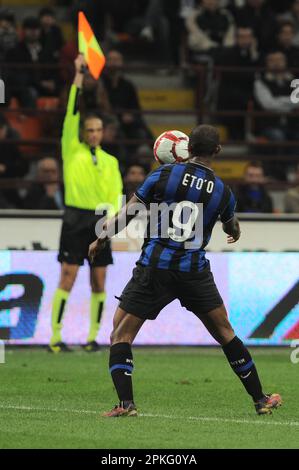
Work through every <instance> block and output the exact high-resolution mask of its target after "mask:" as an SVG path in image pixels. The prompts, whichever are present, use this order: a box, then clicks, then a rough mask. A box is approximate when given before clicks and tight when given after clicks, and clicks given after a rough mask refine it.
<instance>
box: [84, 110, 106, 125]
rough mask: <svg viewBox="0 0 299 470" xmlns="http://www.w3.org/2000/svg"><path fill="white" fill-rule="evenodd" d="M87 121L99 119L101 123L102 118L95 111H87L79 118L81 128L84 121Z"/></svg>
mask: <svg viewBox="0 0 299 470" xmlns="http://www.w3.org/2000/svg"><path fill="white" fill-rule="evenodd" d="M89 119H100V120H101V121H102V122H103V118H102V116H101V115H100V114H98V113H97V112H96V111H89V112H87V113H85V114H83V116H82V118H81V127H84V125H85V123H86V121H88V120H89Z"/></svg>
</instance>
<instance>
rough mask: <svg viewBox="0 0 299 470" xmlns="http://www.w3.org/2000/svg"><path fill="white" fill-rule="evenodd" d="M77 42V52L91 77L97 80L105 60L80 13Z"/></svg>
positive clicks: (83, 16) (84, 17)
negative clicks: (84, 62) (83, 59)
mask: <svg viewBox="0 0 299 470" xmlns="http://www.w3.org/2000/svg"><path fill="white" fill-rule="evenodd" d="M78 42H79V52H81V54H83V55H84V57H85V60H86V63H87V65H88V68H89V71H90V73H91V75H92V76H93V78H95V79H96V80H97V79H98V78H99V76H100V75H101V72H102V70H103V68H104V66H105V62H106V59H105V56H104V54H103V51H102V49H101V46H100V45H99V43H98V41H97V39H96V37H95V35H94V32H93V30H92V29H91V26H90V24H89V23H88V21H87V19H86V16H85V15H84V13H83V12H82V11H80V12H79V21H78Z"/></svg>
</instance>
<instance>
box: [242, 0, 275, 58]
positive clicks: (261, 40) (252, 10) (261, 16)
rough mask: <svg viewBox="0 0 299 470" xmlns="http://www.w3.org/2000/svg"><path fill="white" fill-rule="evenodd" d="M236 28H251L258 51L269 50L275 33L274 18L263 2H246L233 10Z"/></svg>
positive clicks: (255, 0)
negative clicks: (256, 41)
mask: <svg viewBox="0 0 299 470" xmlns="http://www.w3.org/2000/svg"><path fill="white" fill-rule="evenodd" d="M235 20H236V23H237V25H238V26H242V27H247V28H251V29H252V30H253V31H254V34H255V36H256V38H257V40H258V45H259V48H260V50H265V49H269V47H270V46H271V45H272V43H273V37H274V36H275V33H276V27H277V26H276V18H275V15H274V13H273V11H272V10H271V8H270V7H269V4H268V3H267V2H266V1H265V0H246V4H245V5H244V6H243V7H241V8H236V9H235Z"/></svg>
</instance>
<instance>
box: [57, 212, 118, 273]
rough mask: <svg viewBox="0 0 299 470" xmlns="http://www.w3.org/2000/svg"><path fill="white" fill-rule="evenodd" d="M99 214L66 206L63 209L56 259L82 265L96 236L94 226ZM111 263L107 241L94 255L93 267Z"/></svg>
mask: <svg viewBox="0 0 299 470" xmlns="http://www.w3.org/2000/svg"><path fill="white" fill-rule="evenodd" d="M99 219H100V216H98V215H96V214H95V213H94V211H89V210H85V209H84V210H83V209H77V208H74V207H67V208H66V209H65V213H64V217H63V222H62V229H61V235H60V246H59V254H58V261H60V262H61V263H62V262H65V263H68V264H76V265H78V266H82V265H83V264H84V260H85V259H87V260H88V262H89V264H90V261H89V259H88V247H89V245H90V243H92V242H93V241H94V240H95V239H96V238H97V237H96V234H95V226H96V223H97V221H98V220H99ZM108 264H113V258H112V253H111V245H110V243H107V244H106V245H105V247H104V248H103V250H101V251H100V253H99V254H98V255H97V256H96V258H95V260H94V262H93V263H92V266H93V267H100V266H108Z"/></svg>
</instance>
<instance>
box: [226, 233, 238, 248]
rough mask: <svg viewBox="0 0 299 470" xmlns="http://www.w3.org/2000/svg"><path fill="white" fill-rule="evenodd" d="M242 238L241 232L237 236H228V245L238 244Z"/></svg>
mask: <svg viewBox="0 0 299 470" xmlns="http://www.w3.org/2000/svg"><path fill="white" fill-rule="evenodd" d="M240 236H241V232H239V233H238V234H236V235H228V236H227V243H228V244H229V245H230V244H231V243H236V242H237V241H238V240H239V238H240Z"/></svg>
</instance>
